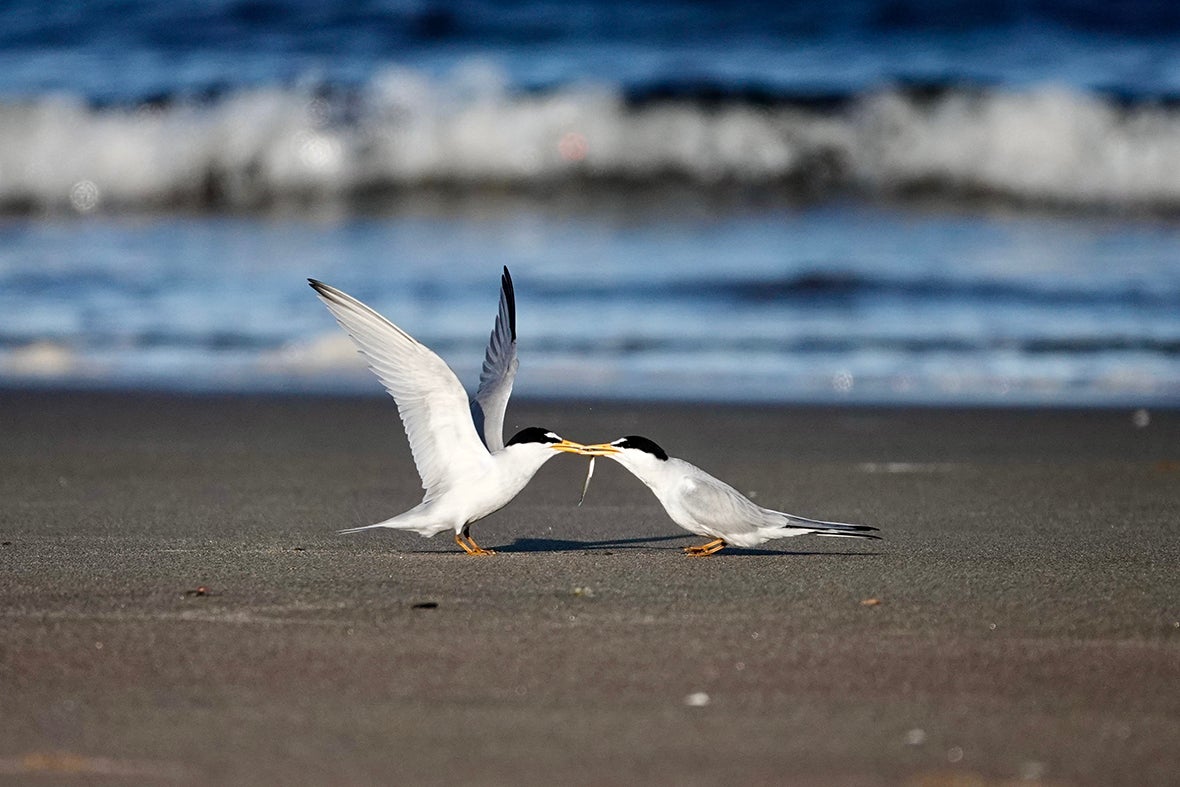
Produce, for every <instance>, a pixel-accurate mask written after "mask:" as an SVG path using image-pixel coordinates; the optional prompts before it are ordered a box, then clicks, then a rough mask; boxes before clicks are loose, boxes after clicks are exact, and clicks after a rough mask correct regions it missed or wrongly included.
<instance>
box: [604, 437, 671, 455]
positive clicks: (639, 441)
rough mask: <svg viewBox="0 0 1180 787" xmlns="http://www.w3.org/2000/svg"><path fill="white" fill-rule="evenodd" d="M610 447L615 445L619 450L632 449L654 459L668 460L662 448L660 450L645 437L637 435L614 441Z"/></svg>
mask: <svg viewBox="0 0 1180 787" xmlns="http://www.w3.org/2000/svg"><path fill="white" fill-rule="evenodd" d="M611 445H617V446H618V447H619V448H634V449H636V450H637V451H644V452H646V453H649V454H651V455H652V456H654V457H655V458H656V459H661V460H663V459H667V458H668V454H667V452H665V451H664V449H663V448H660V447H659V446H658V445H656V444H655V443H654V442H652V441H651V440H648V439H647V438H646V437H641V436H640V435H637V434H633V435H627V436H626V437H623V438H620V439H618V440H615V441H614V442H613V443H611Z"/></svg>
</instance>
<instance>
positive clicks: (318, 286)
mask: <svg viewBox="0 0 1180 787" xmlns="http://www.w3.org/2000/svg"><path fill="white" fill-rule="evenodd" d="M307 283H308V284H309V285H311V288H312V289H313V290H315V291H316V292H323V291H324V283H323V282H322V281H318V280H317V279H308V280H307Z"/></svg>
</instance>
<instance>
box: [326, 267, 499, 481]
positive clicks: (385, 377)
mask: <svg viewBox="0 0 1180 787" xmlns="http://www.w3.org/2000/svg"><path fill="white" fill-rule="evenodd" d="M308 282H309V283H310V284H311V286H312V288H313V289H314V290H315V291H316V294H317V295H319V296H320V300H322V301H323V302H324V304H325V305H326V306H327V307H328V311H330V312H332V316H334V317H335V318H336V321H337V322H339V323H340V326H341V327H342V328H344V330H345V331H347V332H348V335H349V336H350V337H351V338H352V340H353V342H354V343H355V344H356V346H357V348H358V349H359V350H360V352H361V354H362V355H363V356H364V357H365V360H367V361H368V362H369V368H370V369H372V370H373V373H374V374H375V375H377V378H378V379H379V380H381V383H382V384H383V385H384V386H385V390H387V391H389V394H390V395H391V396H392V397H393V399H394V401H395V402H397V409H398V412H399V413H400V414H401V417H402V424H403V425H404V426H405V428H406V437H407V438H409V441H410V451H411V452H413V455H414V464H415V465H417V467H418V474H419V475H420V476H422V488H423V489H425V490H426V496H425V500H431V499H433V498H435V497H437V496H438V495H440V494H442V493H443V492H445V491H446V490H447V489H450V488H451V487H452V486H454V485H455V484H456V483H459V482H461V481H462V479H464V478H466V477H468V476H469V475H470V474H471V473H472V472H478V471H479V469H480V468H481V467H482V466H483V464H484V463H486V462H487V461H488V460H489V459H490V455H489V454H488V452H487V450H486V449H485V448H484V446H483V444H482V443H481V442H480V440H479V437H478V436H477V435H476V433H475V425H474V424H473V423H472V422H471V416H470V414H469V413H468V410H467V392H466V391H464V390H463V386H462V385H460V384H459V380H458V378H456V377H455V373H454V372H452V371H451V369H450V367H448V366H447V365H446V363H445V362H444V361H443V359H442V358H439V357H438V356H437V355H435V354H434V352H432V351H431V350H430V349H429V348H428V347H426V346H425V345H423V344H421V343H419V342H418V341H417V340H416V339H415V338H414V337H412V336H410V335H409V334H408V333H406V332H405V331H403V330H402V329H401V328H399V327H397V326H396V325H394V324H393V323H391V322H390V321H389V320H387V319H385V318H384V317H382V316H381V315H380V314H378V313H377V312H375V311H373V310H372V309H371V308H369V307H368V306H366V305H365V304H363V303H361V302H360V301H358V300H357V299H356V298H353V297H352V296H351V295H348V294H347V293H344V292H341V291H340V290H338V289H336V288H335V287H330V286H328V285H327V284H323V283H322V282H318V281H316V280H315V279H308Z"/></svg>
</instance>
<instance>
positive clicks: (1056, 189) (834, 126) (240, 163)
mask: <svg viewBox="0 0 1180 787" xmlns="http://www.w3.org/2000/svg"><path fill="white" fill-rule="evenodd" d="M668 179H674V180H677V181H686V182H689V183H692V184H696V185H697V186H700V187H703V188H709V187H712V186H714V185H716V184H723V183H737V184H748V185H760V186H770V187H775V188H783V189H785V190H788V191H789V190H791V189H795V188H801V189H805V190H806V191H807V192H808V193H816V192H817V191H818V192H820V193H822V191H823V190H824V189H841V190H846V191H847V190H851V191H856V192H865V193H869V194H881V193H896V192H911V191H914V190H920V189H933V190H937V191H939V192H940V193H945V194H948V195H951V196H953V195H956V194H960V195H977V194H981V193H983V194H988V195H993V196H997V197H1001V198H1009V199H1013V200H1020V201H1033V202H1048V203H1056V204H1061V205H1077V206H1091V205H1108V206H1117V207H1130V208H1175V207H1178V206H1180V111H1178V110H1176V109H1172V108H1169V107H1164V106H1159V105H1147V104H1144V105H1137V106H1131V107H1124V106H1120V105H1117V104H1116V103H1114V102H1112V101H1108V100H1106V99H1103V98H1100V97H1097V96H1094V95H1090V94H1083V93H1079V92H1075V91H1071V90H1067V89H1064V88H1054V87H1044V88H1030V89H1027V90H1024V91H1021V92H1012V91H999V90H996V91H981V90H966V89H964V90H953V89H952V90H947V91H945V92H943V93H942V94H941V95H938V96H936V97H928V96H927V97H923V96H919V95H915V94H913V93H911V92H907V91H902V90H889V89H885V90H880V91H877V92H874V93H871V94H865V95H862V96H858V97H853V98H850V99H849V100H847V101H845V102H840V103H839V104H838V105H836V106H835V107H833V108H814V107H807V106H804V105H802V104H791V103H790V102H789V101H786V100H784V102H783V103H779V104H771V105H764V104H760V103H754V102H747V101H742V100H741V99H739V98H734V99H733V100H731V101H721V102H720V103H709V102H696V101H692V100H688V99H675V100H663V101H660V100H651V101H646V102H640V103H634V102H628V101H627V100H625V98H624V97H623V96H622V95H621V93H620V91H618V90H614V89H610V88H605V87H594V86H580V87H567V88H564V89H560V90H555V91H552V92H548V93H539V94H520V93H515V92H512V91H510V90H509V89H508V88H507V86H506V81H505V80H504V79H502V78H500V77H499V76H498V74H497V73H496V71H495V70H494V69H491V68H485V67H474V66H473V67H468V68H467V69H463V70H460V71H459V72H458V73H457V74H456V75H454V76H452V77H450V78H448V79H445V80H431V79H428V78H427V77H425V76H424V75H422V74H420V73H418V72H413V71H407V70H390V71H386V72H384V73H382V74H381V75H380V76H378V77H377V78H375V79H373V80H372V81H371V82H370V83H369V84H368V85H366V86H365V87H364V88H363V89H361V90H358V91H355V92H349V93H348V94H347V95H343V96H341V95H332V94H329V95H328V97H325V96H321V95H318V94H316V93H315V91H312V90H308V89H302V88H270V89H258V90H254V91H248V92H239V93H235V94H232V95H229V96H227V97H225V98H223V99H220V100H218V101H215V102H212V103H202V104H193V103H183V102H180V103H175V104H168V105H164V106H161V107H145V108H140V109H125V108H114V109H111V108H107V109H96V108H93V107H90V106H87V105H85V104H83V103H81V102H79V101H76V100H73V99H71V98H69V97H62V96H52V97H43V98H40V99H36V100H31V101H28V102H24V103H8V104H3V105H0V208H5V209H8V210H30V209H33V210H36V209H62V210H74V211H79V212H88V211H91V210H96V209H97V210H102V209H111V208H118V207H132V208H138V209H143V208H148V209H150V208H159V207H167V206H174V205H196V206H205V205H220V206H225V207H229V208H248V207H252V206H257V205H262V204H267V203H272V202H283V201H287V200H298V201H305V202H306V201H311V202H316V201H329V200H338V199H349V198H354V197H357V196H358V195H371V194H380V193H382V192H385V191H396V190H399V189H409V188H414V187H416V186H421V185H425V184H446V185H450V186H457V187H460V188H469V187H470V188H478V187H485V186H494V187H498V188H502V187H508V188H523V189H529V188H536V187H549V186H551V185H553V184H561V183H570V182H574V183H576V182H581V181H586V180H590V181H599V182H601V183H603V184H607V185H610V184H617V183H631V184H640V185H642V184H650V183H657V182H660V181H663V180H668Z"/></svg>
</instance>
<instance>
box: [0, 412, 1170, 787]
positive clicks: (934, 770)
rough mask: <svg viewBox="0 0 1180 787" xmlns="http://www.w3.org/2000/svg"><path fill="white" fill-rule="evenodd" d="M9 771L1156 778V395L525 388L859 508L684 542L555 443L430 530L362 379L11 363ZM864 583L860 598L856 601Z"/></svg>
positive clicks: (4, 639)
mask: <svg viewBox="0 0 1180 787" xmlns="http://www.w3.org/2000/svg"><path fill="white" fill-rule="evenodd" d="M0 413H2V414H3V422H4V430H3V431H4V439H3V440H0V615H2V616H3V626H2V628H0V685H2V691H0V710H2V711H3V712H2V713H0V780H10V781H12V782H20V783H26V782H27V783H33V784H42V783H58V781H60V783H71V784H73V783H76V781H75V779H76V776H77V775H78V774H82V775H84V776H87V777H88V778H89V779H90V780H91V781H96V782H99V783H112V784H114V783H118V784H126V783H208V784H213V783H216V784H258V783H269V784H278V783H282V784H297V783H319V784H326V783H333V784H350V783H351V784H364V783H387V784H390V783H457V782H466V783H490V784H522V783H526V784H552V783H563V784H630V783H635V782H636V781H639V780H642V781H644V782H647V783H656V784H678V785H680V784H722V783H725V784H733V783H791V784H816V785H820V784H849V785H877V784H907V783H914V784H991V783H1003V782H1007V781H1013V780H1024V781H1025V782H1026V783H1027V782H1032V783H1037V782H1041V783H1053V784H1060V783H1063V784H1167V783H1175V778H1176V776H1175V775H1176V774H1177V773H1180V747H1177V746H1176V742H1177V741H1178V740H1180V690H1177V687H1178V686H1180V582H1178V581H1177V576H1178V575H1180V571H1178V569H1180V539H1178V538H1177V536H1178V535H1180V413H1178V412H1152V413H1150V417H1149V419H1148V423H1146V425H1143V420H1142V419H1141V420H1139V421H1138V424H1137V423H1136V421H1135V419H1134V418H1133V414H1132V412H1131V411H1130V410H1125V411H1124V410H1110V411H1080V410H1079V411H1040V410H1011V411H999V410H995V411H975V410H936V409H909V410H888V409H871V408H860V409H855V408H842V409H840V408H837V409H824V408H784V409H774V408H753V407H749V408H747V407H664V406H656V405H635V406H630V405H623V404H616V405H610V406H605V407H604V406H600V405H593V406H591V405H585V404H577V405H570V404H566V405H551V404H543V403H541V404H538V403H523V404H521V403H514V404H513V406H512V408H511V411H510V413H509V421H510V427H509V428H510V429H515V428H519V427H522V426H526V425H532V424H536V425H542V426H546V427H549V428H552V429H555V430H557V431H559V432H561V433H562V434H563V435H565V436H567V437H570V438H573V439H576V440H582V441H598V440H605V439H611V438H613V437H616V436H619V435H621V434H629V433H641V434H645V435H647V436H648V437H651V438H653V439H655V440H656V441H657V442H659V443H660V444H662V445H663V446H664V447H665V448H667V449H668V450H669V452H670V453H672V454H674V455H679V456H682V457H684V458H687V459H690V460H691V461H694V462H695V463H697V464H699V465H701V466H702V467H704V468H705V469H707V470H710V471H712V472H714V473H715V474H717V475H718V476H720V477H722V478H724V479H726V480H728V481H730V482H731V483H733V484H734V485H735V486H736V487H738V488H739V489H741V490H743V491H745V492H748V493H751V494H753V495H754V496H755V499H756V500H757V501H758V502H760V503H762V504H764V505H768V506H773V507H780V508H784V509H786V510H790V511H793V512H795V513H799V514H803V515H808V516H815V517H821V518H827V519H836V520H841V521H852V522H866V523H870V524H874V525H877V526H879V527H880V528H881V529H882V534H883V535H884V536H885V539H886V540H885V541H881V542H859V541H851V540H836V539H820V538H798V539H792V540H786V541H778V542H771V543H770V544H768V545H766V548H764V549H760V550H737V549H734V550H730V549H727V550H724V551H722V552H721V553H719V554H717V555H715V556H713V557H711V558H703V559H690V558H686V557H685V556H684V555H683V554H682V553H681V551H680V549H681V547H683V546H685V545H687V544H690V543H696V542H697V541H698V539H694V538H693V537H691V536H689V535H687V534H685V533H683V532H682V531H680V530H679V529H678V528H676V526H675V525H673V524H672V523H671V522H670V521H669V520H668V519H667V518H666V516H665V515H664V513H663V511H662V510H661V509H660V508H659V507H658V504H657V503H656V502H655V500H654V498H652V497H651V496H650V494H649V493H648V491H647V490H646V489H645V488H644V487H643V486H642V485H640V484H639V482H638V481H636V480H635V479H633V478H632V477H631V476H629V475H627V474H626V473H625V472H624V471H623V470H622V468H620V467H618V466H615V465H613V464H610V463H607V462H600V463H599V466H598V469H597V472H596V474H595V478H594V482H593V484H592V486H591V488H590V492H589V495H588V497H587V500H586V503H585V505H584V506H582V507H581V508H578V507H576V506H575V503H576V501H577V498H578V493H579V491H580V490H581V485H582V479H583V477H584V472H585V460H584V459H580V458H575V457H566V456H562V457H558V458H557V459H555V460H553V461H552V462H550V463H549V464H548V465H547V466H546V467H545V468H543V469H542V471H541V473H540V474H539V475H538V477H537V479H536V481H535V482H534V483H533V484H532V485H531V486H530V487H529V488H527V489H526V490H525V492H524V493H523V494H522V495H521V496H520V497H519V498H518V499H517V501H516V502H515V503H513V504H512V505H511V506H510V507H508V508H507V509H505V510H504V511H502V512H500V513H498V514H496V515H494V516H492V517H490V518H489V519H487V520H484V521H483V522H481V523H479V524H477V525H476V526H475V528H474V533H475V536H476V538H477V539H478V540H479V542H480V543H481V544H483V545H485V546H489V547H492V548H494V549H496V550H497V552H498V554H497V555H495V556H494V557H489V558H472V557H468V556H466V555H463V554H460V553H459V552H458V549H457V548H456V547H455V545H454V544H453V542H452V541H451V540H450V539H449V538H448V537H447V536H446V535H443V536H439V537H436V538H434V539H430V540H425V539H421V538H419V537H418V536H415V535H412V534H402V533H395V532H390V531H378V532H368V533H361V534H357V535H351V536H339V535H336V534H335V532H334V531H335V529H336V528H340V527H348V526H353V525H358V524H366V523H368V522H371V521H376V520H378V519H380V518H384V517H386V516H388V515H390V514H393V513H396V512H398V511H400V510H403V509H404V508H408V507H409V506H411V505H412V504H414V503H415V502H417V499H418V497H419V494H420V493H419V490H418V479H417V476H416V474H415V473H414V470H413V466H412V464H411V460H410V455H409V450H408V448H407V447H406V444H405V438H404V436H403V435H402V433H401V427H400V423H399V422H398V420H397V415H396V411H395V409H394V407H393V405H392V402H390V401H389V400H387V399H381V398H373V399H363V400H346V399H315V398H290V399H283V398H214V397H211V398H200V397H197V398H186V397H169V396H140V395H136V396H132V395H118V394H85V395H82V394H73V395H66V394H43V393H30V392H24V393H12V392H9V393H3V394H0ZM874 600H875V602H876V603H873V601H874Z"/></svg>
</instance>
